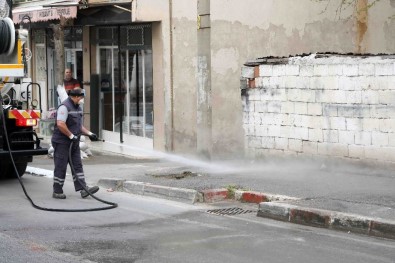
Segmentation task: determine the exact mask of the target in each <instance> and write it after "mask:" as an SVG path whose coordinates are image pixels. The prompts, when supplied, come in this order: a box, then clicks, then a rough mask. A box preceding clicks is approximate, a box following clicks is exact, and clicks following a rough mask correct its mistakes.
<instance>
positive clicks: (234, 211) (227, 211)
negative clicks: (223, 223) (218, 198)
mask: <svg viewBox="0 0 395 263" xmlns="http://www.w3.org/2000/svg"><path fill="white" fill-rule="evenodd" d="M206 213H209V214H214V215H220V216H224V215H242V214H249V213H256V211H255V210H246V209H243V208H240V207H231V208H221V209H211V210H207V211H206Z"/></svg>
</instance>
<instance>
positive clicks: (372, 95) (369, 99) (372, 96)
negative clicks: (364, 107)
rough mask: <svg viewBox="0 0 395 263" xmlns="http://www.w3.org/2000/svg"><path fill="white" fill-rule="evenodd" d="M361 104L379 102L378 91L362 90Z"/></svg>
mask: <svg viewBox="0 0 395 263" xmlns="http://www.w3.org/2000/svg"><path fill="white" fill-rule="evenodd" d="M362 103H363V104H379V103H380V100H379V92H378V91H377V90H364V91H363V92H362Z"/></svg>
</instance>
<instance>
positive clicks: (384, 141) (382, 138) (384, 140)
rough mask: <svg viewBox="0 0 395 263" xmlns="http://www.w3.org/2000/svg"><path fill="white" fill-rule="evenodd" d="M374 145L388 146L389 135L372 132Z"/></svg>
mask: <svg viewBox="0 0 395 263" xmlns="http://www.w3.org/2000/svg"><path fill="white" fill-rule="evenodd" d="M372 144H373V145H376V146H388V144H389V137H388V133H384V132H378V131H372Z"/></svg>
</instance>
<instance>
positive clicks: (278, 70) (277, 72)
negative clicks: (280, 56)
mask: <svg viewBox="0 0 395 263" xmlns="http://www.w3.org/2000/svg"><path fill="white" fill-rule="evenodd" d="M285 75H286V74H285V65H273V76H285Z"/></svg>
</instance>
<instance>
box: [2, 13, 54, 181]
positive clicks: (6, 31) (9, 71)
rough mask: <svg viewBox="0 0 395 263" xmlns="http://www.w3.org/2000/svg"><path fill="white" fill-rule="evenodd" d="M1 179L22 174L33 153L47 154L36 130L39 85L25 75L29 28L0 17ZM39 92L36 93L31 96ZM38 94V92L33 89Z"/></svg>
mask: <svg viewBox="0 0 395 263" xmlns="http://www.w3.org/2000/svg"><path fill="white" fill-rule="evenodd" d="M0 33H1V34H2V35H1V36H0V92H1V97H0V105H1V107H2V109H1V112H0V178H13V177H14V178H15V177H16V176H17V172H18V174H19V176H22V175H23V174H24V173H25V171H26V167H27V164H28V163H29V162H32V161H33V156H35V155H45V154H48V149H46V148H42V147H41V146H40V141H41V139H40V138H39V137H38V135H37V134H36V132H35V129H34V128H35V127H37V124H38V122H39V120H40V117H41V113H42V109H41V98H40V97H41V90H40V89H41V88H40V86H39V85H38V84H37V83H33V82H31V80H30V79H29V78H26V77H27V74H26V72H27V62H26V51H27V50H28V49H26V48H25V43H26V41H27V39H28V31H27V30H25V29H15V26H14V23H13V22H12V20H11V19H10V18H9V17H4V18H0ZM33 89H34V91H37V90H38V91H39V92H38V93H39V94H40V95H39V96H33ZM36 93H37V92H36Z"/></svg>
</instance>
